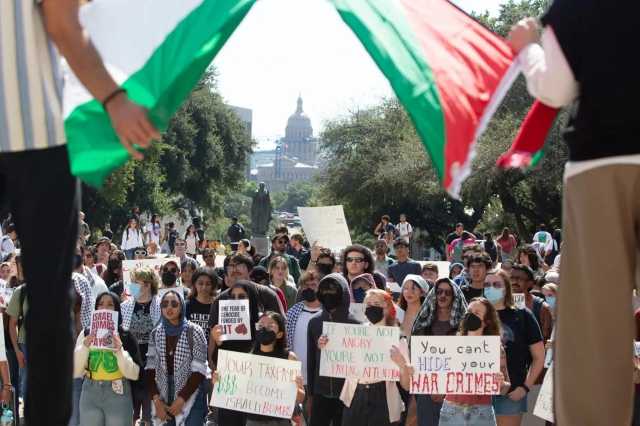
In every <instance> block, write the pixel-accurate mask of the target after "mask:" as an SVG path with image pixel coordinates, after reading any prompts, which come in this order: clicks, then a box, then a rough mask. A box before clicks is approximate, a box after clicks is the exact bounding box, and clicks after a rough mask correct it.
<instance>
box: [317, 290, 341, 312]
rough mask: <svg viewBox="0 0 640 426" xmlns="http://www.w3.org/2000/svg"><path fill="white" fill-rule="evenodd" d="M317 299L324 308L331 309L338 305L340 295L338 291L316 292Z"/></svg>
mask: <svg viewBox="0 0 640 426" xmlns="http://www.w3.org/2000/svg"><path fill="white" fill-rule="evenodd" d="M318 300H320V303H322V306H323V307H324V308H325V309H326V310H328V311H331V310H333V309H335V308H337V307H338V306H340V302H342V295H341V294H340V293H321V294H318Z"/></svg>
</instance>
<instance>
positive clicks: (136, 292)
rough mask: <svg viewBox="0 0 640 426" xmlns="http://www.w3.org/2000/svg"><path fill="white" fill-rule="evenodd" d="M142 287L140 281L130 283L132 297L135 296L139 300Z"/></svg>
mask: <svg viewBox="0 0 640 426" xmlns="http://www.w3.org/2000/svg"><path fill="white" fill-rule="evenodd" d="M140 287H141V286H140V284H138V283H130V284H129V293H131V297H133V298H134V300H138V296H140Z"/></svg>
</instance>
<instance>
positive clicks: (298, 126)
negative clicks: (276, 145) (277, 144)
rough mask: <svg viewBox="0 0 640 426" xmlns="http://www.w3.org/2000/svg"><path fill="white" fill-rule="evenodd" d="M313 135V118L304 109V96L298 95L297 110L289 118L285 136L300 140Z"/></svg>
mask: <svg viewBox="0 0 640 426" xmlns="http://www.w3.org/2000/svg"><path fill="white" fill-rule="evenodd" d="M312 136H313V128H312V127H311V120H310V119H309V117H307V115H306V114H305V113H304V110H303V109H302V97H301V96H298V105H297V107H296V112H295V113H293V114H292V115H291V116H290V117H289V120H287V127H286V129H285V138H286V139H297V140H300V139H306V138H310V137H312Z"/></svg>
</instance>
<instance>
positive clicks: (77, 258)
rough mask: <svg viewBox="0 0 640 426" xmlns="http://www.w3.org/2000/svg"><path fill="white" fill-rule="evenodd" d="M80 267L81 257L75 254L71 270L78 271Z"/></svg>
mask: <svg viewBox="0 0 640 426" xmlns="http://www.w3.org/2000/svg"><path fill="white" fill-rule="evenodd" d="M80 266H82V256H81V255H79V254H76V255H75V256H74V257H73V269H78V268H79V267H80Z"/></svg>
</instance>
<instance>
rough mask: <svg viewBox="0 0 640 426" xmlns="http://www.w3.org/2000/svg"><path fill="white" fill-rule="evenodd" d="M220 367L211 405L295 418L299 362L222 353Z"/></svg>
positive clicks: (219, 360) (229, 352) (220, 353)
mask: <svg viewBox="0 0 640 426" xmlns="http://www.w3.org/2000/svg"><path fill="white" fill-rule="evenodd" d="M217 367H218V370H217V371H218V381H217V382H216V384H215V385H214V386H213V392H212V396H211V405H212V406H214V407H219V408H226V409H229V410H235V411H242V412H245V413H253V414H260V415H263V416H270V417H280V418H283V419H290V418H291V417H292V416H293V409H294V408H295V405H296V395H297V392H298V387H297V385H296V382H295V380H296V377H298V376H300V375H301V367H302V364H301V363H300V361H289V360H286V359H279V358H272V357H266V356H260V355H251V354H245V353H242V352H231V351H225V350H220V351H218V364H217Z"/></svg>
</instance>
